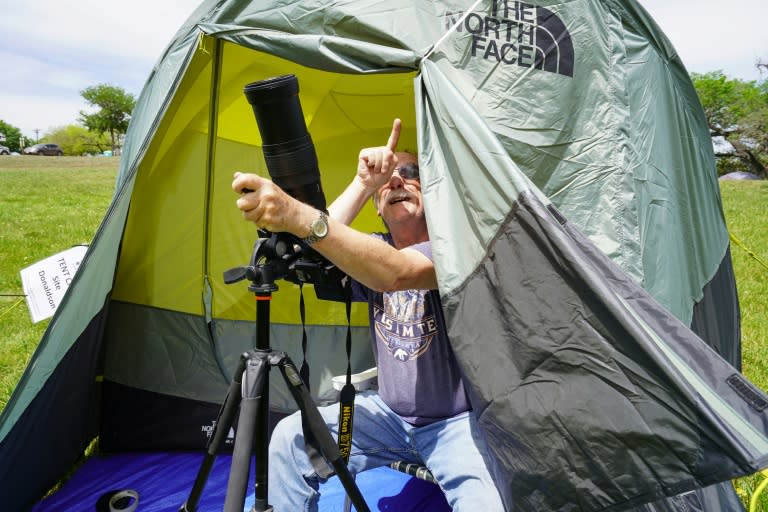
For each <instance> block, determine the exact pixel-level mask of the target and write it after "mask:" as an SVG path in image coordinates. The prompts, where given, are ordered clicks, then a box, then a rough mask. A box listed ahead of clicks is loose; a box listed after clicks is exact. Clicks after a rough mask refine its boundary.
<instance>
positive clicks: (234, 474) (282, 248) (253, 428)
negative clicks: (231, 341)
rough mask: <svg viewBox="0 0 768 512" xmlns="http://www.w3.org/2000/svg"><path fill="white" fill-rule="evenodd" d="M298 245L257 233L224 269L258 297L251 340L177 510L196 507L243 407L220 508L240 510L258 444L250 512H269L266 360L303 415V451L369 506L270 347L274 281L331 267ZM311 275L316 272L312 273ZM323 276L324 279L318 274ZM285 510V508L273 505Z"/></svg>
mask: <svg viewBox="0 0 768 512" xmlns="http://www.w3.org/2000/svg"><path fill="white" fill-rule="evenodd" d="M300 255H301V249H300V247H299V246H298V245H295V244H293V243H291V240H290V239H289V238H284V237H282V236H280V234H272V235H271V236H270V237H269V238H259V239H258V240H257V242H256V245H255V247H254V252H253V256H252V258H251V265H249V266H247V267H238V268H235V269H231V270H228V271H227V272H225V273H224V281H225V282H226V283H227V284H231V283H234V282H237V281H241V280H242V279H245V278H248V279H249V280H250V281H251V284H250V286H249V287H248V289H249V290H250V291H252V292H254V294H255V296H256V347H255V349H253V350H249V351H247V352H245V353H243V354H241V356H240V361H239V364H238V367H237V369H236V370H235V373H234V375H233V377H232V381H231V383H230V386H229V390H228V391H227V396H226V398H225V400H224V403H223V404H222V407H221V409H220V411H219V417H218V418H217V421H216V425H215V426H214V429H213V432H212V435H211V438H210V441H209V443H208V447H207V450H206V454H205V457H204V459H203V462H202V464H201V466H200V469H199V470H198V474H197V477H196V479H195V483H194V484H193V486H192V490H191V491H190V494H189V498H188V499H187V501H186V502H185V503H184V504H183V505H182V506H181V508H180V509H179V511H180V512H195V511H196V510H197V505H198V503H199V500H200V497H201V495H202V491H203V488H204V487H205V483H206V481H207V480H208V475H209V474H210V471H211V468H212V467H213V463H214V461H215V459H216V455H217V453H218V451H219V450H220V448H221V447H222V446H223V445H224V443H225V442H226V436H227V433H228V432H229V429H230V427H231V426H232V423H233V419H234V416H235V413H236V410H237V406H238V405H239V406H240V417H239V420H238V423H237V436H236V438H235V446H234V451H233V454H232V466H231V468H230V474H229V480H228V483H227V494H226V499H225V502H224V512H242V510H243V507H244V505H245V495H246V489H247V486H248V473H249V469H250V463H251V453H252V451H253V450H254V448H255V451H256V472H255V487H254V489H255V501H254V505H253V508H252V509H251V512H271V511H272V507H271V506H270V505H269V500H268V488H267V475H268V472H267V465H268V460H267V459H268V452H267V450H268V445H269V439H268V431H269V423H268V421H269V417H268V414H269V382H268V379H267V376H268V372H269V370H270V368H271V367H274V366H276V367H277V368H279V369H280V372H281V374H282V375H283V379H284V381H285V383H286V385H287V386H288V389H289V391H290V392H291V395H292V396H293V398H294V400H295V401H296V405H297V406H298V407H299V410H300V411H301V414H302V423H303V425H304V438H305V444H306V446H307V452H308V456H310V459H312V460H313V464H315V465H316V466H317V464H316V462H319V460H320V459H319V457H318V454H319V455H320V456H322V458H323V459H324V460H325V461H328V462H329V463H330V464H331V466H332V467H333V469H334V471H335V473H336V474H337V475H338V477H339V480H340V482H341V484H342V485H343V486H344V489H345V491H346V492H347V495H348V496H349V499H350V500H351V501H352V503H353V504H354V505H355V509H356V510H358V511H359V512H369V509H368V506H367V505H366V503H365V500H364V499H363V497H362V495H361V493H360V490H359V489H358V487H357V485H356V484H355V481H354V479H353V477H352V475H351V474H350V472H349V469H348V468H347V465H346V463H345V461H344V458H343V457H342V455H341V452H340V451H339V447H338V445H337V444H336V442H335V441H334V440H333V437H332V436H331V434H330V432H329V431H328V428H327V426H326V425H325V422H324V420H323V418H322V416H321V415H320V412H319V411H318V409H317V407H316V406H315V404H314V402H313V400H312V396H311V395H310V393H309V391H308V389H307V387H306V386H305V384H304V382H303V380H302V379H301V377H300V375H299V371H298V370H297V369H296V365H294V363H293V361H291V359H290V358H289V357H288V355H287V354H286V353H285V352H275V351H272V349H271V348H270V346H269V323H270V322H269V314H270V301H271V299H272V292H274V291H276V290H277V285H275V280H277V279H280V278H286V279H289V280H299V281H301V282H305V281H306V280H308V279H314V280H315V281H314V282H317V283H320V284H322V283H323V279H325V282H329V280H330V276H329V275H328V272H329V269H330V267H329V266H323V265H319V264H318V263H317V261H315V260H299V259H298V258H299V256H300ZM311 276H314V277H311ZM323 276H325V278H324V277H323ZM278 512H286V511H278Z"/></svg>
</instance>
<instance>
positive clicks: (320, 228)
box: [302, 211, 328, 246]
mask: <svg viewBox="0 0 768 512" xmlns="http://www.w3.org/2000/svg"><path fill="white" fill-rule="evenodd" d="M319 213H320V215H319V216H318V217H317V218H316V219H315V220H313V221H312V224H310V225H309V236H308V237H306V238H304V239H303V240H302V241H303V242H304V243H305V244H307V245H308V246H311V245H312V244H314V243H315V242H318V241H319V240H322V239H323V238H325V237H326V235H328V215H326V214H325V212H322V211H321V212H319Z"/></svg>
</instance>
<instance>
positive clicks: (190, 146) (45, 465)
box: [0, 0, 768, 511]
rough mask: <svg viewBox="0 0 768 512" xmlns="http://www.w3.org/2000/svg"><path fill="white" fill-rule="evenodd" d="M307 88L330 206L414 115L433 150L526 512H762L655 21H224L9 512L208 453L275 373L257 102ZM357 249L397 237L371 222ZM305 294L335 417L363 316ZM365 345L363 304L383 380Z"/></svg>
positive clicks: (109, 245)
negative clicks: (103, 474)
mask: <svg viewBox="0 0 768 512" xmlns="http://www.w3.org/2000/svg"><path fill="white" fill-rule="evenodd" d="M286 73H292V74H295V75H296V76H297V77H298V79H299V83H300V88H301V92H300V97H301V104H302V107H303V110H304V114H305V118H306V124H307V126H308V128H309V131H310V133H311V135H312V138H313V141H314V144H315V147H316V150H317V153H318V160H319V162H320V169H321V174H322V180H323V188H324V190H325V193H326V196H327V197H328V198H329V200H330V199H332V198H334V197H335V196H336V195H337V194H338V193H339V192H340V191H341V190H342V188H343V187H344V186H345V185H346V184H347V183H348V181H349V180H350V179H351V176H352V173H353V172H354V168H355V162H356V158H357V152H358V150H359V148H361V147H365V146H371V145H381V144H382V143H383V141H385V140H386V135H387V134H388V131H389V127H390V126H391V123H392V118H393V117H395V116H397V117H400V118H402V120H403V126H404V130H403V136H402V137H401V145H400V147H401V148H418V152H419V157H420V160H421V168H422V183H423V189H424V194H425V201H426V206H427V210H428V223H429V230H430V235H431V239H432V242H433V252H434V257H435V263H436V267H437V271H438V279H439V283H440V292H441V295H442V296H443V300H444V304H443V305H444V308H445V311H446V318H447V320H448V323H449V328H450V332H451V338H452V345H453V347H454V350H455V352H456V353H457V356H458V358H459V361H460V364H461V366H462V370H463V371H464V373H465V375H466V379H467V382H468V385H469V388H470V390H471V391H470V393H471V395H472V400H473V405H474V407H475V409H476V410H477V411H478V414H479V416H480V418H481V423H482V424H483V427H484V431H485V433H486V435H487V436H488V437H489V439H491V440H492V446H494V449H495V450H494V456H495V459H496V467H495V474H496V476H497V481H498V483H499V487H500V489H502V491H503V494H504V495H505V497H506V498H507V499H508V500H509V501H510V502H511V501H512V500H514V502H515V506H516V508H515V510H539V511H541V510H619V509H622V508H628V507H641V506H642V507H649V509H653V510H678V509H679V510H684V509H683V508H682V507H684V506H688V507H689V509H690V500H689V501H688V502H687V503H688V505H686V504H685V503H684V501H685V499H689V498H685V499H682V498H680V496H681V495H682V494H681V493H684V492H687V491H691V490H696V489H700V488H704V487H708V486H713V485H714V487H708V488H707V489H705V490H704V491H697V493H698V494H695V495H696V496H698V497H697V498H695V499H696V500H698V501H699V502H706V501H707V500H715V501H716V500H725V501H724V502H729V503H731V504H732V503H733V500H734V498H733V496H734V494H733V492H732V490H731V491H728V489H727V488H725V487H722V486H718V485H715V484H717V483H718V482H724V481H728V480H729V479H731V478H734V477H736V476H739V475H744V474H749V473H752V472H755V471H757V470H758V469H760V468H762V467H764V466H765V465H766V456H768V437H767V436H766V424H765V417H764V414H763V409H764V408H765V405H766V403H767V402H766V398H765V396H764V395H763V394H762V392H761V391H759V390H757V389H756V388H754V387H753V386H752V385H751V384H750V383H748V382H747V381H746V380H744V379H743V377H742V376H741V375H740V374H739V373H738V368H739V357H740V356H739V354H740V346H739V322H738V318H739V312H738V301H737V297H736V290H735V285H734V279H733V273H732V270H731V264H730V254H729V245H728V233H727V231H726V227H725V223H724V220H723V215H722V210H721V205H720V198H719V189H718V183H717V179H716V176H715V172H714V157H713V151H712V146H711V141H710V138H709V133H708V130H707V125H706V122H705V118H704V115H703V111H702V109H701V107H700V105H699V102H698V99H697V97H696V94H695V91H694V89H693V87H692V85H691V83H690V80H689V78H688V75H687V72H686V70H685V68H684V67H683V65H682V63H681V62H680V60H679V59H678V57H677V56H676V54H675V52H674V49H673V48H672V47H671V45H670V43H669V41H668V40H667V39H666V38H665V37H664V35H663V34H662V33H661V31H660V30H659V29H658V27H657V26H656V25H655V24H654V22H653V21H652V20H651V19H650V18H649V16H648V15H647V13H646V12H645V11H644V10H643V9H642V8H641V7H640V6H639V4H637V3H636V2H635V1H632V0H615V1H614V0H602V1H600V0H585V1H573V2H565V3H556V2H548V1H541V2H532V3H526V2H520V1H503V2H502V1H498V0H491V1H484V2H483V1H479V0H478V1H476V2H474V3H470V2H458V1H445V2H432V1H425V0H421V1H407V2H406V1H400V0H393V1H388V2H319V1H312V0H302V1H301V2H299V1H293V2H246V1H242V0H209V1H205V2H203V4H202V5H201V6H200V7H199V8H198V9H197V11H196V12H195V13H194V14H193V15H192V16H191V17H190V19H189V20H188V21H187V23H185V24H184V26H183V27H181V29H180V30H179V31H178V33H177V35H176V36H175V37H174V39H173V41H172V42H171V44H170V45H169V46H168V48H167V50H166V51H165V53H164V54H163V55H162V57H161V58H160V59H159V60H158V62H157V64H156V66H155V68H154V69H153V71H152V73H151V75H150V77H149V79H148V81H147V83H146V86H145V88H144V90H143V92H142V94H141V96H140V98H139V101H138V104H137V107H136V109H135V111H134V113H133V117H132V120H131V125H130V128H129V132H128V136H127V138H126V143H125V147H124V150H123V154H122V157H121V164H120V172H119V176H118V180H117V186H116V192H115V196H114V199H113V202H112V204H111V206H110V208H109V210H108V212H107V214H106V216H105V218H104V220H103V222H102V224H101V226H100V228H99V230H98V232H97V233H96V236H95V238H94V240H93V243H92V245H91V246H90V248H89V250H88V253H87V254H86V257H85V259H84V261H83V263H82V266H81V268H80V271H79V272H78V274H77V276H76V279H75V281H74V282H73V284H72V286H71V287H70V289H69V291H68V294H67V296H66V297H65V300H64V302H63V304H62V305H61V306H60V308H59V310H58V311H57V313H56V315H55V317H54V318H53V320H52V321H51V323H50V325H49V328H48V330H47V331H46V333H45V335H44V337H43V339H42V340H41V342H40V345H39V348H38V350H37V352H36V353H35V355H34V358H33V360H32V362H31V363H30V365H29V367H28V368H27V370H26V372H25V373H24V375H23V377H22V379H21V382H20V383H19V385H18V387H17V389H16V390H15V392H14V394H13V396H12V398H11V400H10V401H9V403H8V405H7V407H6V408H5V409H4V411H3V413H2V417H1V418H0V460H2V461H3V464H2V468H1V469H0V497H2V498H3V500H2V501H3V503H10V505H11V509H18V508H23V507H27V506H29V505H30V504H31V503H33V502H35V501H36V500H37V499H39V498H40V497H41V496H42V494H43V493H44V492H45V491H46V490H47V489H48V488H49V487H50V486H51V485H52V484H54V483H55V482H56V481H57V480H58V479H59V478H61V477H62V476H63V475H64V474H65V473H66V471H67V470H68V469H69V468H70V466H71V465H72V463H73V462H74V461H75V460H76V459H77V458H78V456H79V455H80V454H81V452H82V450H83V449H84V448H85V447H86V446H87V445H88V443H89V442H90V441H91V440H92V439H93V438H94V437H96V436H99V439H100V447H101V449H102V450H104V451H108V452H120V451H152V450H189V449H202V448H203V447H204V446H205V443H206V441H207V438H206V435H205V434H206V432H207V431H208V430H206V427H210V425H211V424H212V422H214V421H215V419H216V413H217V411H218V407H219V404H220V403H221V401H222V400H223V398H224V395H225V393H226V390H227V386H228V384H229V381H230V379H231V377H232V372H233V369H234V368H235V366H236V363H237V360H238V358H239V355H240V353H241V352H243V350H247V349H248V348H250V347H252V346H253V345H254V332H253V331H254V329H253V327H254V310H255V307H254V304H253V296H252V293H251V292H249V291H248V289H247V286H245V285H239V286H238V285H227V284H225V283H224V282H223V279H222V273H223V272H224V271H225V270H227V269H230V268H233V267H236V266H241V265H243V264H246V263H247V262H248V258H249V256H250V253H251V250H252V245H253V242H254V240H255V239H256V237H257V234H256V231H255V228H254V227H253V226H252V225H250V224H248V223H246V222H244V221H243V220H242V218H241V216H240V214H239V212H238V211H237V209H236V208H235V206H234V201H235V199H236V197H235V195H234V194H233V192H232V190H231V188H230V182H231V179H232V174H233V172H234V171H238V170H239V171H251V172H258V173H260V174H262V175H265V176H266V175H267V171H266V167H265V164H264V159H263V155H262V152H261V148H260V138H259V132H258V128H257V126H256V123H255V121H254V118H253V113H252V111H251V109H250V106H249V105H248V103H247V101H246V100H245V98H244V96H243V86H244V85H245V84H247V83H249V82H253V81H256V80H261V79H265V78H268V77H273V76H278V75H283V74H286ZM353 226H354V227H357V228H359V229H360V230H363V231H373V230H381V229H382V226H381V225H380V223H379V221H378V220H377V218H376V217H375V215H374V212H373V211H372V210H371V211H367V212H365V213H364V214H363V215H361V217H360V218H359V219H358V220H357V221H356V222H355V224H353ZM279 286H280V289H279V291H278V292H276V293H275V296H274V299H273V305H272V316H271V340H272V345H273V346H274V347H275V348H279V349H280V350H285V351H287V352H288V353H289V355H291V357H293V358H294V360H297V361H299V360H301V359H302V358H303V355H302V351H301V339H302V324H301V320H300V314H299V306H298V304H299V287H298V286H297V285H294V284H291V283H287V282H282V281H281V282H280V283H279ZM304 295H305V300H306V302H307V306H306V307H307V317H306V329H307V332H308V338H309V340H310V343H309V348H308V353H307V356H306V357H307V360H308V361H309V362H310V366H311V368H312V372H311V384H312V390H313V393H314V394H315V396H316V399H317V400H318V402H323V401H328V400H332V399H333V398H334V396H335V394H334V390H333V388H332V385H331V383H330V377H331V376H332V375H338V374H342V373H344V370H345V369H346V365H347V361H346V355H345V350H344V340H345V335H346V329H347V318H346V314H345V309H344V305H343V304H341V303H336V302H331V301H324V300H317V299H316V298H315V297H314V294H313V291H312V288H311V287H305V288H304ZM366 324H367V312H366V309H365V307H364V306H363V305H355V306H354V307H353V311H352V331H353V332H352V334H353V350H352V365H353V368H354V369H355V370H356V371H357V370H363V369H365V368H368V367H369V366H371V365H373V364H374V362H373V361H372V356H371V353H370V347H369V343H370V341H369V339H368V331H367V325H366ZM702 340H703V341H702ZM272 381H273V382H272V386H271V390H272V391H271V401H270V403H271V406H272V407H273V409H274V410H275V411H281V412H287V411H290V410H292V409H293V408H294V404H293V402H292V399H291V397H290V395H289V393H288V391H287V390H286V389H285V386H284V385H283V383H282V381H280V380H279V376H278V375H273V376H272ZM43 460H44V461H45V462H42V461H43ZM728 485H729V484H726V487H727V486H728ZM664 497H674V498H671V499H670V500H664ZM656 500H662V501H656ZM681 500H682V501H681ZM729 500H730V501H729ZM654 501H656V504H655V505H644V504H645V503H649V502H654ZM681 503H682V504H681ZM714 506H715V505H713V507H714ZM654 507H655V508H654ZM702 507H704V508H700V510H707V508H705V505H702ZM694 509H695V508H694ZM712 510H717V508H712Z"/></svg>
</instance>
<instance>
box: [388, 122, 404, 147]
mask: <svg viewBox="0 0 768 512" xmlns="http://www.w3.org/2000/svg"><path fill="white" fill-rule="evenodd" d="M401 124H402V123H401V121H400V119H395V120H394V122H393V123H392V133H390V134H389V140H388V141H387V148H389V150H390V151H392V152H394V151H395V149H396V148H397V143H398V141H399V140H400V125H401Z"/></svg>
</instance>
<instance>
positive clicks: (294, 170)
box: [243, 75, 326, 211]
mask: <svg viewBox="0 0 768 512" xmlns="http://www.w3.org/2000/svg"><path fill="white" fill-rule="evenodd" d="M243 92H244V93H245V97H246V98H247V99H248V103H250V104H251V107H252V108H253V113H254V115H255V116H256V123H257V124H258V126H259V133H260V134H261V140H262V143H263V146H262V147H263V151H264V160H265V162H266V164H267V171H269V175H270V176H271V177H272V181H274V182H275V184H277V185H278V186H280V188H282V189H283V190H285V191H286V192H287V193H288V194H290V195H291V196H293V197H295V198H296V199H298V200H299V201H303V202H305V203H307V204H310V205H312V206H314V207H315V208H317V209H319V210H322V211H325V210H326V206H325V195H324V194H323V189H322V185H321V184H320V169H319V167H318V163H317V154H316V153H315V146H314V144H312V138H311V137H310V135H309V132H308V131H307V125H306V123H305V122H304V113H303V112H302V110H301V103H300V101H299V82H298V80H297V79H296V76H295V75H283V76H278V77H273V78H268V79H266V80H260V81H258V82H252V83H250V84H247V85H246V86H245V88H244V91H243Z"/></svg>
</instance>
